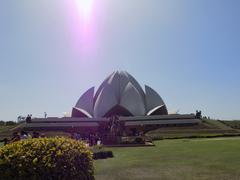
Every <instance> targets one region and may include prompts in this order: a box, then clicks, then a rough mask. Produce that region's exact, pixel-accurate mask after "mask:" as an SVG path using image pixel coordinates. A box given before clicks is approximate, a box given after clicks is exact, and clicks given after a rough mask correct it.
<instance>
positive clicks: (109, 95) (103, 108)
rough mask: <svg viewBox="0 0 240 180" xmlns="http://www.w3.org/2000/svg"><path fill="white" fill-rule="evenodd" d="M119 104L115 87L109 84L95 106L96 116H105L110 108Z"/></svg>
mask: <svg viewBox="0 0 240 180" xmlns="http://www.w3.org/2000/svg"><path fill="white" fill-rule="evenodd" d="M117 104H118V100H117V97H116V94H115V92H114V89H113V88H112V87H111V86H110V85H109V84H106V86H105V87H104V88H103V89H102V91H101V92H100V94H99V96H98V97H97V99H96V103H95V106H94V117H103V116H104V115H105V114H106V113H107V112H108V111H109V110H111V109H112V108H113V107H114V106H116V105H117Z"/></svg>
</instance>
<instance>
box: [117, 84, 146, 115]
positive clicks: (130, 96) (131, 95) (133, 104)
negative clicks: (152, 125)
mask: <svg viewBox="0 0 240 180" xmlns="http://www.w3.org/2000/svg"><path fill="white" fill-rule="evenodd" d="M120 105H121V106H122V107H124V108H125V109H127V110H128V111H129V112H131V113H132V114H133V115H134V116H143V115H145V105H144V101H143V99H142V96H141V94H140V93H139V92H138V90H137V89H136V88H135V87H134V86H133V84H132V83H130V82H129V83H128V85H127V86H126V87H125V90H124V92H123V95H122V97H121V101H120Z"/></svg>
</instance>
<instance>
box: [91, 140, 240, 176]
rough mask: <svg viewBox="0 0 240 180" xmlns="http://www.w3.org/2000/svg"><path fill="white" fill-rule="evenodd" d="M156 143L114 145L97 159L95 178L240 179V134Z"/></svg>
mask: <svg viewBox="0 0 240 180" xmlns="http://www.w3.org/2000/svg"><path fill="white" fill-rule="evenodd" d="M155 144H156V147H140V148H139V147H138V148H112V149H111V150H112V151H113V153H114V155H115V158H113V159H107V160H97V161H95V169H96V172H95V174H96V176H95V177H96V180H106V179H110V180H114V179H117V180H127V179H129V180H137V179H162V180H175V179H176V180H239V179H240V138H215V139H193V140H189V139H182V140H163V141H156V142H155Z"/></svg>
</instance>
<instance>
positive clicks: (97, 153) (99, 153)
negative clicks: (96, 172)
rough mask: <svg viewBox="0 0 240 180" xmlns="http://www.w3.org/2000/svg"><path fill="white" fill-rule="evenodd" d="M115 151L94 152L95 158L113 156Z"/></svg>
mask: <svg viewBox="0 0 240 180" xmlns="http://www.w3.org/2000/svg"><path fill="white" fill-rule="evenodd" d="M113 157H114V156H113V152H112V151H100V152H96V153H94V154H93V159H94V160H98V159H107V158H113Z"/></svg>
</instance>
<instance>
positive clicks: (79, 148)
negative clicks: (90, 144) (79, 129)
mask: <svg viewBox="0 0 240 180" xmlns="http://www.w3.org/2000/svg"><path fill="white" fill-rule="evenodd" d="M0 176H1V179H12V180H14V179H34V180H40V179H44V180H55V179H59V180H60V179H61V180H65V179H68V180H70V179H71V180H75V179H76V180H77V179H81V180H93V179H94V170H93V160H92V153H91V151H90V150H89V149H87V147H86V146H85V144H84V143H83V142H79V141H75V140H72V139H69V138H63V137H61V138H59V137H57V138H39V139H28V140H23V141H18V142H15V143H12V144H8V145H6V146H4V147H2V148H0Z"/></svg>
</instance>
